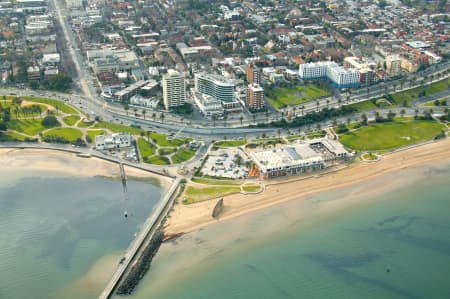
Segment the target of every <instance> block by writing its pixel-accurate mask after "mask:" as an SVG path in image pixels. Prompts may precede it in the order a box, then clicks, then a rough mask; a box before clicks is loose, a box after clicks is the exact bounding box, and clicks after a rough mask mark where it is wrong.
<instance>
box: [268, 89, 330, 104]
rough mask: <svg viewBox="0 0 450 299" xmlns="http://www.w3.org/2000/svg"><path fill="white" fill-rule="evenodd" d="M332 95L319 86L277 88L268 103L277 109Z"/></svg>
mask: <svg viewBox="0 0 450 299" xmlns="http://www.w3.org/2000/svg"><path fill="white" fill-rule="evenodd" d="M329 94H330V93H329V92H328V91H327V90H325V89H322V88H320V87H318V86H317V85H308V86H297V87H292V88H277V89H275V90H274V92H273V96H272V97H268V101H269V102H270V103H271V104H272V106H274V107H275V108H277V109H280V108H283V107H286V106H288V105H300V104H303V103H306V102H310V101H313V100H316V99H318V98H322V97H325V96H328V95H329Z"/></svg>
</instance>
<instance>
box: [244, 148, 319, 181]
mask: <svg viewBox="0 0 450 299" xmlns="http://www.w3.org/2000/svg"><path fill="white" fill-rule="evenodd" d="M250 157H251V158H252V160H253V162H254V163H255V165H256V167H257V168H258V170H259V173H260V176H261V178H263V179H268V178H274V177H283V176H290V175H298V174H302V173H306V172H311V171H314V170H319V169H323V168H324V167H325V163H324V159H323V157H322V156H321V155H320V153H317V152H316V151H314V150H313V149H312V148H311V147H310V146H309V144H296V145H289V146H282V147H278V148H273V149H270V150H262V151H254V152H251V153H250Z"/></svg>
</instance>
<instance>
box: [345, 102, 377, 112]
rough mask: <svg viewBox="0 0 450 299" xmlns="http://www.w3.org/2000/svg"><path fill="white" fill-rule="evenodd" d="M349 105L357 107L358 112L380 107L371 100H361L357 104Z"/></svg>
mask: <svg viewBox="0 0 450 299" xmlns="http://www.w3.org/2000/svg"><path fill="white" fill-rule="evenodd" d="M349 107H353V108H355V109H356V110H357V111H358V112H362V111H367V110H373V109H377V108H378V107H377V106H376V105H375V104H374V103H372V101H370V100H369V101H364V102H359V103H356V104H351V105H349Z"/></svg>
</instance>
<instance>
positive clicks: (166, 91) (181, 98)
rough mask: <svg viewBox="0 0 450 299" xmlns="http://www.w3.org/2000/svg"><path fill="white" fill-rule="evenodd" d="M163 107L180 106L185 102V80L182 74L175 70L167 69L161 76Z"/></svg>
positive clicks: (167, 108)
mask: <svg viewBox="0 0 450 299" xmlns="http://www.w3.org/2000/svg"><path fill="white" fill-rule="evenodd" d="M162 89H163V99H164V107H165V108H166V110H169V109H170V108H173V107H177V106H182V105H184V103H185V102H186V82H185V81H184V75H182V74H181V73H179V72H177V71H176V70H169V71H168V72H167V74H164V76H163V78H162Z"/></svg>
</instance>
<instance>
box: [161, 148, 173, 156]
mask: <svg viewBox="0 0 450 299" xmlns="http://www.w3.org/2000/svg"><path fill="white" fill-rule="evenodd" d="M176 151H177V149H176V148H174V147H164V148H160V149H159V150H158V153H159V154H160V155H162V156H167V155H170V154H173V153H174V152H176Z"/></svg>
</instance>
